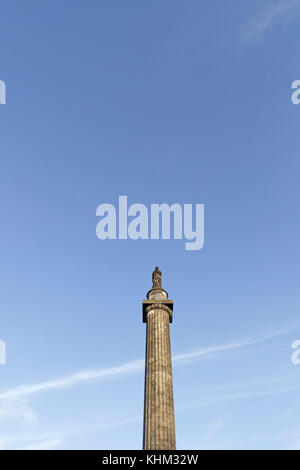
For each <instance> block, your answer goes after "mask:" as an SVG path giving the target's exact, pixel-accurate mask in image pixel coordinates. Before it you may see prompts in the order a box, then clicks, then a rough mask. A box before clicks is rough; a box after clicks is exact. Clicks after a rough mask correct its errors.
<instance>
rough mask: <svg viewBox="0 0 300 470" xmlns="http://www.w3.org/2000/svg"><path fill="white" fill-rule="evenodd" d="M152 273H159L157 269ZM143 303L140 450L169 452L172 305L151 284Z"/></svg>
mask: <svg viewBox="0 0 300 470" xmlns="http://www.w3.org/2000/svg"><path fill="white" fill-rule="evenodd" d="M155 273H160V271H159V270H158V268H156V270H155V271H154V273H153V274H155ZM160 276H161V273H160ZM147 299H148V300H145V301H144V302H143V321H144V322H145V323H147V333H146V364H145V404H144V439H143V441H144V442H143V448H144V449H146V450H148V449H163V450H168V449H169V450H172V449H176V439H175V418H174V400H173V380H172V362H171V347H170V326H169V324H170V322H172V313H173V302H172V301H171V300H168V294H167V292H166V291H165V290H164V289H162V287H161V284H160V283H159V285H155V283H154V282H153V288H152V289H151V291H149V292H148V294H147Z"/></svg>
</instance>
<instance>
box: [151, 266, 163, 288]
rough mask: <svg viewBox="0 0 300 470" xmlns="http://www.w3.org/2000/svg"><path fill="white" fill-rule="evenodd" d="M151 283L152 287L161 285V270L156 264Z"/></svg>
mask: <svg viewBox="0 0 300 470" xmlns="http://www.w3.org/2000/svg"><path fill="white" fill-rule="evenodd" d="M152 283H153V287H161V271H160V270H159V267H158V266H156V268H155V271H153V273H152Z"/></svg>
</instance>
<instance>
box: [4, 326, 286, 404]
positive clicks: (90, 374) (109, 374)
mask: <svg viewBox="0 0 300 470" xmlns="http://www.w3.org/2000/svg"><path fill="white" fill-rule="evenodd" d="M284 332H285V331H283V330H281V331H278V332H275V333H273V334H271V335H268V336H264V337H261V338H257V339H252V340H245V341H239V342H235V343H228V344H223V345H219V346H209V347H207V348H203V349H199V350H196V351H192V352H188V353H184V354H178V355H176V356H174V358H173V362H174V365H176V364H177V363H180V362H182V361H188V362H191V361H194V360H197V359H199V358H201V357H207V356H210V355H213V354H216V353H221V352H226V351H230V350H237V349H241V348H246V347H249V346H252V345H255V344H258V343H263V342H265V341H268V340H270V339H272V338H274V337H276V336H279V335H281V334H283V333H284ZM143 369H144V360H137V361H132V362H128V363H125V364H122V365H120V366H116V367H110V368H103V369H90V370H84V371H81V372H77V373H75V374H72V375H68V376H65V377H61V378H58V379H53V380H49V381H45V382H40V383H36V384H31V385H30V384H29V385H20V386H18V387H15V388H12V389H10V390H7V391H6V392H2V393H0V401H4V400H12V399H16V398H18V397H24V396H27V395H32V394H35V393H39V392H43V391H48V390H57V389H62V388H66V387H70V386H75V385H78V384H80V383H85V382H89V381H92V380H101V379H107V378H113V377H114V378H115V377H119V376H123V375H128V374H133V373H137V372H141V371H142V370H143Z"/></svg>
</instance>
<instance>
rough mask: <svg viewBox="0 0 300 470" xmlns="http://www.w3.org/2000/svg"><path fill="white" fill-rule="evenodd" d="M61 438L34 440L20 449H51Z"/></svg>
mask: <svg viewBox="0 0 300 470" xmlns="http://www.w3.org/2000/svg"><path fill="white" fill-rule="evenodd" d="M61 442H62V439H50V440H47V441H41V442H36V443H33V444H30V445H28V446H25V447H23V448H22V449H21V450H52V449H57V447H59V446H60V444H61Z"/></svg>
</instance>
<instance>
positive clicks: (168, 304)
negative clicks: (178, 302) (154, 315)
mask: <svg viewBox="0 0 300 470" xmlns="http://www.w3.org/2000/svg"><path fill="white" fill-rule="evenodd" d="M156 309H157V310H165V311H166V312H168V314H169V321H170V323H172V321H173V300H165V301H163V302H153V300H143V323H147V315H148V313H149V312H151V310H156Z"/></svg>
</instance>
